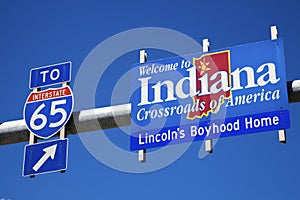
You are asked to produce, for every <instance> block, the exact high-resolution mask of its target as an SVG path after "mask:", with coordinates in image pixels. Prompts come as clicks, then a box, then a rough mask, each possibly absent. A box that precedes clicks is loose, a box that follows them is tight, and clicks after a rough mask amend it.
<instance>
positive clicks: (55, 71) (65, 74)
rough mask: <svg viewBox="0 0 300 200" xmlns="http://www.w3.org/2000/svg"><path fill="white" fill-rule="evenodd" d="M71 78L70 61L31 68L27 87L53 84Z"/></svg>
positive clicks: (67, 80)
mask: <svg viewBox="0 0 300 200" xmlns="http://www.w3.org/2000/svg"><path fill="white" fill-rule="evenodd" d="M70 80H71V62H65V63H58V64H54V65H49V66H45V67H39V68H34V69H31V71H30V83H29V88H30V89H33V88H36V87H43V86H47V85H54V84H58V83H62V82H69V81H70Z"/></svg>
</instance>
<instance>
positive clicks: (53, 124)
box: [23, 86, 73, 139]
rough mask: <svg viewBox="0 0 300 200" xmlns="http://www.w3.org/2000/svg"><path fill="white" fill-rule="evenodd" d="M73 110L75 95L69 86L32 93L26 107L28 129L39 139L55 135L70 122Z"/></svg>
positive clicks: (25, 114) (25, 116) (25, 115)
mask: <svg viewBox="0 0 300 200" xmlns="http://www.w3.org/2000/svg"><path fill="white" fill-rule="evenodd" d="M72 110H73V93H72V91H71V88H70V87H69V86H65V87H62V88H54V89H51V88H50V89H47V90H43V91H39V92H31V93H30V95H29V96H28V98H27V101H26V103H25V107H24V112H23V115H24V119H25V122H26V126H27V128H28V129H29V130H30V131H31V132H32V133H33V134H35V135H36V136H37V137H40V138H43V139H47V138H49V137H51V136H53V135H55V134H56V133H57V132H58V131H59V130H60V129H61V128H62V127H63V126H64V125H65V124H66V123H67V122H68V120H69V118H70V116H71V114H72Z"/></svg>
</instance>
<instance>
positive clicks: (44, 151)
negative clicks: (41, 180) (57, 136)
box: [23, 139, 68, 176]
mask: <svg viewBox="0 0 300 200" xmlns="http://www.w3.org/2000/svg"><path fill="white" fill-rule="evenodd" d="M67 159H68V139H63V140H53V141H48V142H42V143H37V144H32V145H26V146H25V148H24V163H23V176H29V175H36V174H41V173H47V172H54V171H63V170H66V169H67Z"/></svg>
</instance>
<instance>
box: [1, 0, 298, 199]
mask: <svg viewBox="0 0 300 200" xmlns="http://www.w3.org/2000/svg"><path fill="white" fill-rule="evenodd" d="M298 10H299V4H298V3H297V1H288V0H287V1H258V0H254V1H190V0H186V1H172V2H162V1H155V0H154V1H141V0H140V1H130V2H123V1H107V2H104V1H103V2H100V1H89V2H87V1H55V2H54V1H51V2H41V1H27V2H25V1H1V2H0V27H1V32H0V44H1V45H0V55H1V56H0V57H1V60H0V64H1V65H0V66H1V68H0V69H1V73H0V82H1V85H2V87H1V90H2V93H1V97H2V98H1V103H0V121H1V122H4V121H10V120H15V119H21V118H22V112H23V106H24V103H25V100H26V98H27V96H28V94H29V93H30V90H29V88H28V82H29V71H30V69H31V68H34V67H39V66H43V65H49V64H53V63H59V62H64V61H72V63H73V71H72V82H71V86H72V85H73V84H74V80H75V78H76V75H77V72H78V71H79V69H80V66H81V64H82V63H83V61H84V60H85V58H86V57H87V55H88V54H89V53H90V52H91V51H92V50H93V48H95V47H96V46H97V45H98V44H99V43H101V42H102V41H105V40H106V39H108V38H109V37H111V36H113V35H115V34H118V33H120V32H123V31H126V30H129V29H133V28H141V27H163V28H168V29H173V30H176V31H179V32H181V33H184V34H186V35H187V36H189V37H191V38H193V39H194V40H196V41H198V42H199V43H201V41H202V39H204V38H209V40H210V42H211V48H212V49H218V48H223V47H228V46H234V45H239V44H244V43H249V42H255V41H261V40H267V39H269V38H270V30H269V29H270V26H271V25H277V27H278V29H279V36H280V37H282V38H283V39H284V44H285V60H286V68H287V69H286V71H287V80H294V79H298V78H300V70H299V66H298V57H299V56H298V54H297V51H298V48H299V45H300V39H299V36H298V35H299V29H300V21H299V19H300V13H299V11H298ZM141 37H142V36H141ZM146 39H147V38H146ZM120 46H121V44H120ZM120 48H121V47H120ZM170 55H172V54H170V53H167V52H163V51H157V50H152V51H149V53H148V59H149V60H155V59H159V58H164V57H167V56H170ZM138 58H139V56H138V51H134V52H131V53H129V54H126V55H123V56H120V58H119V59H118V60H116V61H114V62H113V63H112V64H111V65H110V66H109V68H108V69H107V70H106V71H105V76H103V78H102V79H101V80H100V82H99V85H98V90H97V93H96V95H95V101H96V103H95V107H102V106H108V105H110V96H111V91H112V89H113V87H114V84H115V83H116V82H117V80H118V79H119V77H121V76H122V74H123V73H125V72H127V71H128V70H129V69H130V68H131V66H132V64H134V63H137V62H138ZM99 67H102V66H99ZM75 98H76V97H75ZM120 103H128V102H125V101H124V102H120ZM87 108H91V107H87ZM289 109H290V117H291V128H290V129H289V130H287V144H285V145H282V144H280V143H279V142H278V139H277V133H276V131H272V132H265V133H257V134H251V135H246V136H239V137H231V138H225V139H220V140H219V141H218V143H217V145H216V146H215V149H214V153H213V154H211V155H209V156H207V157H205V158H204V159H199V157H198V152H199V148H200V146H201V144H202V142H195V143H193V144H192V145H191V146H190V147H189V149H188V150H187V151H186V152H185V153H184V154H183V155H182V156H181V157H180V158H179V159H177V160H176V161H175V162H174V163H172V164H171V165H169V166H167V167H166V168H163V169H160V170H157V171H154V172H151V173H141V174H134V173H125V172H121V171H118V170H115V169H112V168H110V167H108V166H106V165H105V164H103V163H101V162H100V161H98V160H97V159H95V158H94V157H93V156H92V155H91V154H90V153H89V152H88V150H87V149H86V148H85V146H84V145H83V143H82V142H81V140H80V138H79V136H78V135H74V136H70V137H69V140H70V141H69V142H70V148H69V162H68V170H67V172H66V173H64V174H60V173H52V174H45V175H40V176H37V177H36V178H34V179H30V178H24V177H22V175H21V173H22V162H23V148H24V146H25V145H26V144H27V143H19V144H12V145H5V146H0V159H1V162H0V177H1V183H0V199H1V198H3V199H11V200H14V199H41V198H42V199H66V198H68V199H129V198H130V199H141V198H142V199H166V198H168V199H183V198H185V199H196V198H197V199H208V198H209V199H299V198H300V191H299V189H298V188H299V186H300V173H299V169H300V162H299V160H300V158H299V155H300V148H299V145H298V143H299V141H300V136H299V134H298V130H299V128H300V124H299V123H298V119H299V118H298V113H299V112H300V107H299V103H293V104H290V105H289ZM93 134H97V132H94V133H85V134H82V135H86V136H84V137H93ZM105 134H107V135H108V137H109V138H110V139H111V140H112V141H113V143H115V144H116V145H119V146H120V147H122V148H123V149H126V148H127V144H128V143H127V142H128V141H127V140H126V139H128V138H126V137H124V135H122V132H121V130H119V129H117V128H116V129H111V130H108V131H106V132H105ZM111 135H112V136H111ZM124 139H125V140H124ZM103 153H104V154H105V153H108V152H105V151H104V152H103ZM157 156H159V155H158V154H157ZM112 159H113V158H112ZM121 162H122V161H120V165H122V163H121Z"/></svg>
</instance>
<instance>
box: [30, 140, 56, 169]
mask: <svg viewBox="0 0 300 200" xmlns="http://www.w3.org/2000/svg"><path fill="white" fill-rule="evenodd" d="M56 147H57V144H54V145H52V146H50V147H46V148H44V149H43V151H44V152H45V154H44V155H43V156H42V157H41V159H40V160H39V161H38V162H37V163H36V164H35V165H34V166H33V170H34V171H37V170H39V169H40V167H41V166H42V165H43V164H44V163H45V162H46V161H47V160H48V158H49V157H51V159H52V160H53V159H54V156H55V152H56Z"/></svg>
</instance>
